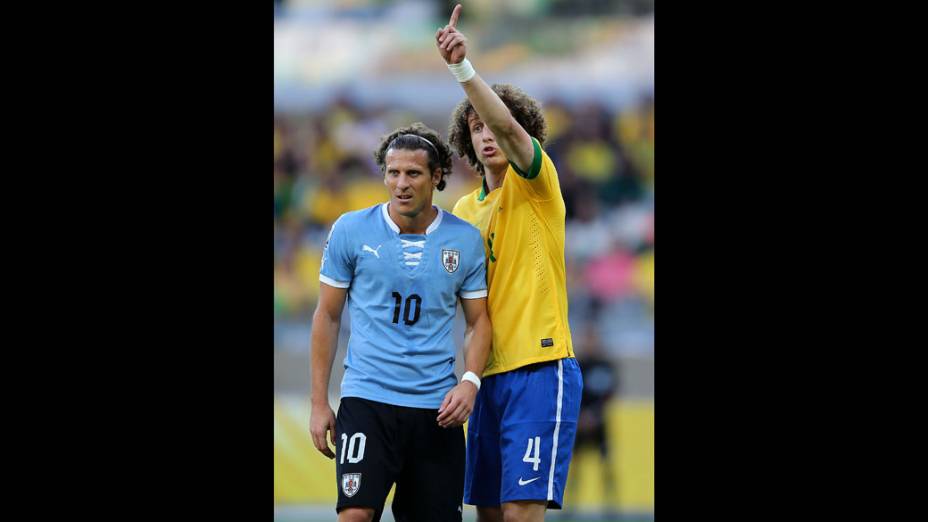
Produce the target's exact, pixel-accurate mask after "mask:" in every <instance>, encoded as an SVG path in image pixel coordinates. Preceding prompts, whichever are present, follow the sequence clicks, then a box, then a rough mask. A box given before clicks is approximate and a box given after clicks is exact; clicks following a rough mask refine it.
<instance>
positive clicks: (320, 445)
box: [309, 283, 348, 459]
mask: <svg viewBox="0 0 928 522" xmlns="http://www.w3.org/2000/svg"><path fill="white" fill-rule="evenodd" d="M347 295H348V289H347V288H335V287H334V286H329V285H327V284H325V283H319V302H318V304H317V306H316V311H315V312H314V313H313V330H312V341H311V342H312V357H311V363H310V364H311V367H312V369H311V373H312V392H311V396H310V397H311V399H310V400H311V403H312V413H311V414H310V417H309V433H310V435H312V439H313V445H314V446H315V447H316V449H317V450H319V452H320V453H322V454H323V455H325V456H326V457H329V458H330V459H334V458H335V453H334V452H333V451H332V449H331V448H329V445H328V443H327V442H326V433H328V434H329V439H330V440H331V441H332V444H333V445H334V444H335V413H334V412H333V411H332V407H331V406H329V378H330V377H331V375H332V361H333V360H334V359H335V350H336V348H337V346H338V330H339V328H340V326H341V321H342V309H343V308H344V306H345V298H346V296H347Z"/></svg>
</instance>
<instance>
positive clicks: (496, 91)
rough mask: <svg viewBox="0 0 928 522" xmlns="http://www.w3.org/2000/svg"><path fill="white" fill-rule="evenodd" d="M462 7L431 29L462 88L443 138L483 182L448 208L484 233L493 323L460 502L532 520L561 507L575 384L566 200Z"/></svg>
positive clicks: (532, 107)
mask: <svg viewBox="0 0 928 522" xmlns="http://www.w3.org/2000/svg"><path fill="white" fill-rule="evenodd" d="M460 13H461V6H460V5H457V6H455V8H454V11H453V12H452V14H451V20H450V21H449V23H448V25H447V26H445V27H444V28H441V29H439V30H438V32H437V33H436V34H435V38H436V45H437V46H438V50H439V53H440V54H441V56H442V58H444V60H445V62H446V63H447V64H448V68H449V69H450V70H451V72H452V74H453V75H454V76H455V78H457V80H458V82H460V84H461V87H462V88H463V89H464V92H465V94H466V95H467V98H466V99H465V100H463V101H462V102H461V103H460V104H459V105H458V107H457V108H456V109H455V111H454V113H453V115H452V117H451V124H450V129H449V141H450V143H451V146H452V147H453V148H455V149H456V151H457V153H458V154H459V155H460V156H461V157H466V158H467V159H468V161H469V163H470V165H471V166H472V167H473V168H474V169H475V170H477V171H478V172H479V173H480V174H481V175H482V176H483V181H482V183H481V187H480V188H479V189H477V190H475V191H474V192H472V193H471V194H468V195H466V196H464V197H463V198H461V199H460V200H459V201H458V203H457V204H456V205H455V207H454V210H453V213H454V214H455V215H456V216H458V217H460V218H462V219H464V220H465V221H468V222H470V223H471V224H473V225H474V226H476V227H477V228H478V229H479V230H480V233H481V236H482V237H483V240H484V249H485V250H486V255H487V265H486V266H487V285H488V292H489V294H488V296H487V307H488V310H489V314H490V320H491V321H492V323H493V326H494V328H493V336H492V338H493V342H492V348H491V353H490V358H489V361H488V363H487V366H486V369H485V370H484V373H483V381H482V386H481V388H480V391H479V393H478V394H477V401H476V403H475V405H474V410H473V412H472V413H471V416H470V421H469V424H468V430H467V462H466V467H465V478H464V502H465V503H467V504H473V505H475V506H477V514H478V521H480V522H502V521H503V520H504V519H505V520H506V522H512V521H532V522H535V521H541V520H544V515H545V510H546V509H547V508H552V509H560V508H561V503H562V501H563V498H564V489H565V486H566V481H567V469H568V466H569V464H570V458H571V451H572V448H573V443H574V435H575V433H576V426H577V417H578V415H579V410H580V396H581V392H582V388H583V380H582V377H581V374H580V368H579V366H578V365H577V361H576V359H575V358H574V352H573V347H572V345H571V339H570V328H569V326H568V324H567V285H566V274H565V266H564V264H565V261H564V228H565V207H564V198H563V196H562V195H561V189H560V184H559V182H558V178H557V170H556V169H555V168H554V164H553V163H552V162H551V158H549V157H548V155H547V154H546V153H545V152H544V150H543V149H542V148H541V145H542V143H544V139H545V134H546V132H545V121H544V118H543V116H542V113H541V108H540V107H539V105H538V103H537V102H536V101H535V100H533V99H532V98H530V97H529V96H527V95H526V94H525V93H524V92H522V91H521V90H519V89H517V88H515V87H512V86H509V85H495V86H493V87H492V88H491V87H490V86H488V85H487V84H486V82H484V81H483V79H481V78H480V76H479V75H477V74H476V72H475V71H474V69H473V67H472V66H471V65H470V62H469V61H468V60H467V59H466V58H465V56H466V53H467V39H466V38H465V37H464V35H463V34H461V33H460V31H458V30H457V28H456V24H457V20H458V17H459V16H460Z"/></svg>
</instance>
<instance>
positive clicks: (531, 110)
mask: <svg viewBox="0 0 928 522" xmlns="http://www.w3.org/2000/svg"><path fill="white" fill-rule="evenodd" d="M492 89H493V92H495V93H496V94H497V96H499V97H500V99H501V100H503V103H504V104H505V105H506V107H508V108H509V112H511V113H512V115H513V117H515V119H516V121H517V122H519V125H521V126H522V128H523V129H525V132H527V133H528V135H529V136H532V137H533V138H535V139H536V140H538V143H540V144H542V145H544V143H545V138H546V137H547V136H548V127H547V124H546V123H545V117H544V115H543V114H542V112H541V105H539V103H538V102H537V101H536V100H535V99H534V98H532V97H531V96H529V95H528V94H525V91H523V90H522V89H520V88H518V87H516V86H514V85H509V84H507V83H503V84H499V83H495V84H493V86H492ZM472 112H475V111H474V106H473V105H471V103H470V100H468V99H467V98H464V100H463V101H462V102H461V103H459V104H458V106H457V107H455V109H454V112H453V113H452V114H451V124H450V125H449V126H448V142H449V143H450V144H451V146H452V147H454V150H455V152H457V153H458V156H460V157H462V158H464V157H466V158H467V162H468V163H469V164H470V166H471V167H472V168H474V169H476V170H477V172H479V173H480V175H481V176H483V175H484V171H483V164H481V163H480V161H478V160H477V153H476V152H475V151H474V145H473V144H472V143H471V140H470V127H468V126H467V118H468V117H469V116H470V114H471V113H472Z"/></svg>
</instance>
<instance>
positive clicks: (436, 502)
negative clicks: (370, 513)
mask: <svg viewBox="0 0 928 522" xmlns="http://www.w3.org/2000/svg"><path fill="white" fill-rule="evenodd" d="M437 417H438V410H429V409H423V408H406V407H403V406H393V405H390V404H384V403H381V402H374V401H369V400H366V399H360V398H357V397H345V398H343V399H342V401H341V406H339V408H338V415H337V416H336V420H335V433H336V434H337V437H336V445H335V450H336V454H335V475H336V481H337V484H338V504H337V505H336V507H335V511H336V512H340V511H341V510H342V509H344V508H346V507H366V508H373V509H374V521H375V522H376V521H378V520H380V516H381V515H382V514H383V506H384V501H385V500H386V498H387V494H388V493H389V492H390V488H391V487H392V486H393V484H394V483H396V492H395V494H394V496H393V517H394V518H395V519H396V522H444V521H449V522H451V521H453V522H460V521H461V515H462V511H461V510H462V500H463V496H464V429H463V428H462V427H457V428H442V427H440V426H439V425H438V421H436V418H437Z"/></svg>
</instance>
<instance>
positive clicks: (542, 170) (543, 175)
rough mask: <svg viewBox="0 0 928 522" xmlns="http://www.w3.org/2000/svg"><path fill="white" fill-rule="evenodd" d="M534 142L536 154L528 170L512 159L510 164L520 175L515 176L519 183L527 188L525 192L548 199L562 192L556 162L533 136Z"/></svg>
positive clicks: (530, 195)
mask: <svg viewBox="0 0 928 522" xmlns="http://www.w3.org/2000/svg"><path fill="white" fill-rule="evenodd" d="M532 144H533V145H534V147H535V155H534V157H533V159H532V166H531V168H529V171H528V172H523V171H522V170H521V169H519V167H517V166H516V164H515V163H512V162H511V161H510V162H509V165H510V166H511V167H512V170H514V171H515V173H516V174H517V175H518V176H513V177H516V178H518V181H517V183H519V185H520V186H522V187H524V188H525V192H526V193H527V194H528V195H529V197H531V198H533V199H537V200H539V201H546V200H549V199H551V198H553V197H555V196H559V195H560V194H561V185H560V182H559V181H558V178H557V170H556V169H555V168H554V162H553V161H551V158H550V157H549V156H548V153H547V152H545V151H544V150H543V149H542V148H541V144H540V143H538V140H536V139H535V138H532Z"/></svg>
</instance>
